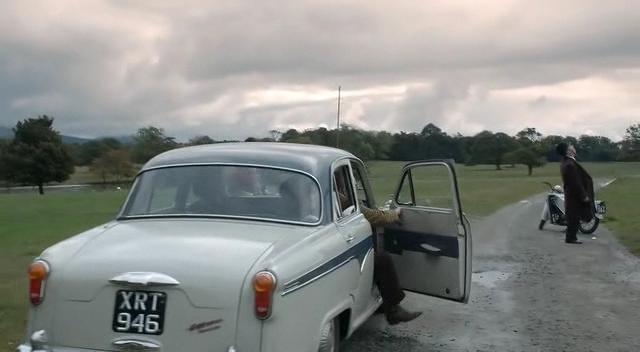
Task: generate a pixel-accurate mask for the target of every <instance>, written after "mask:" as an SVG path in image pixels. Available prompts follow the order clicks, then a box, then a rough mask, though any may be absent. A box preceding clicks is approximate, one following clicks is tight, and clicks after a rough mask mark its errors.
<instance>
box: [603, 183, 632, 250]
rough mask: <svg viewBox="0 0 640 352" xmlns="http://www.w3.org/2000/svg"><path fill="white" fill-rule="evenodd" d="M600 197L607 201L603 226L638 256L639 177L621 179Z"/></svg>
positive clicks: (606, 189)
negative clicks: (606, 211)
mask: <svg viewBox="0 0 640 352" xmlns="http://www.w3.org/2000/svg"><path fill="white" fill-rule="evenodd" d="M600 196H601V198H602V199H604V200H606V201H607V207H608V214H607V216H606V218H605V226H607V227H608V228H609V229H611V230H613V231H614V233H615V234H616V235H617V236H618V238H619V239H620V241H621V242H622V243H623V244H624V245H625V246H627V248H629V250H630V251H631V252H633V253H634V254H635V255H638V256H640V209H639V208H638V201H640V176H638V175H636V176H635V177H633V176H627V177H621V178H619V179H618V180H617V181H616V182H614V183H612V184H611V185H610V186H609V187H607V188H605V189H604V190H603V191H602V194H601V195H600Z"/></svg>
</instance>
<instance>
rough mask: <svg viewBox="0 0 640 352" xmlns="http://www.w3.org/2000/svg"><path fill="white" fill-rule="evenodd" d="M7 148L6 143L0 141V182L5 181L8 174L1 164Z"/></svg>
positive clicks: (5, 167)
mask: <svg viewBox="0 0 640 352" xmlns="http://www.w3.org/2000/svg"><path fill="white" fill-rule="evenodd" d="M7 147H8V143H7V141H5V140H4V139H0V182H1V181H6V180H7V177H8V173H7V171H8V169H7V166H6V165H5V164H4V162H3V160H4V154H5V153H6V150H7Z"/></svg>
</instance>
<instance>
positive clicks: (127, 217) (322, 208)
mask: <svg viewBox="0 0 640 352" xmlns="http://www.w3.org/2000/svg"><path fill="white" fill-rule="evenodd" d="M187 166H243V167H256V168H263V169H274V170H283V171H291V172H295V173H298V174H302V175H305V176H308V177H310V178H311V179H312V180H313V181H314V182H315V183H316V186H317V187H318V191H320V218H319V219H318V221H316V222H314V223H311V222H300V221H290V220H282V219H271V218H256V217H248V216H233V215H229V216H226V215H225V216H222V215H207V214H202V215H199V216H198V217H211V218H220V217H225V218H232V219H249V220H266V221H275V222H281V223H285V224H295V225H307V226H316V225H320V224H321V223H322V222H323V220H324V213H325V211H324V206H325V205H324V192H323V190H322V185H320V181H318V179H317V178H316V177H315V176H314V175H312V174H310V173H308V172H306V171H302V170H297V169H291V168H287V167H280V166H272V165H261V164H243V163H182V164H169V165H161V166H154V167H150V168H147V169H143V170H140V171H139V172H138V174H137V175H136V177H135V179H134V183H133V186H132V187H131V190H130V191H129V194H128V195H127V199H126V201H125V203H124V204H123V205H122V208H121V209H120V212H119V213H118V216H117V219H118V220H120V219H135V218H145V217H159V216H157V215H135V216H125V215H123V213H124V211H125V209H126V208H127V205H128V204H129V201H130V199H129V198H130V197H131V195H132V194H133V192H134V191H135V189H136V186H137V182H138V177H140V175H142V174H143V173H145V172H147V171H151V170H158V169H169V168H174V167H187ZM158 215H160V214H158ZM162 215H169V216H165V217H175V216H188V215H194V214H162ZM171 215H173V216H171Z"/></svg>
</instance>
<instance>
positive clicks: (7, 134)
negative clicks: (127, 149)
mask: <svg viewBox="0 0 640 352" xmlns="http://www.w3.org/2000/svg"><path fill="white" fill-rule="evenodd" d="M60 137H62V143H65V144H83V143H87V142H88V141H90V140H91V139H89V138H81V137H74V136H65V135H60ZM12 138H13V130H12V129H11V128H8V127H2V126H0V139H12Z"/></svg>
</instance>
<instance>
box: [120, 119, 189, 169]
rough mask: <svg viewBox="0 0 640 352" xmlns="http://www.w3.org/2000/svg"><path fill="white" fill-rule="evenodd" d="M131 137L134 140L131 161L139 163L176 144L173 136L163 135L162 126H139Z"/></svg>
mask: <svg viewBox="0 0 640 352" xmlns="http://www.w3.org/2000/svg"><path fill="white" fill-rule="evenodd" d="M133 138H134V140H135V142H134V145H133V149H132V152H131V154H132V155H131V156H132V159H133V161H135V162H137V163H140V164H142V163H146V162H147V161H149V159H151V158H153V157H154V156H156V155H158V154H160V153H162V152H166V151H167V150H170V149H173V148H176V147H177V146H178V143H176V141H175V138H173V137H167V136H165V134H164V130H163V129H162V128H157V127H153V126H149V127H143V128H140V129H139V130H138V132H137V133H136V135H135V136H134V137H133Z"/></svg>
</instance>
